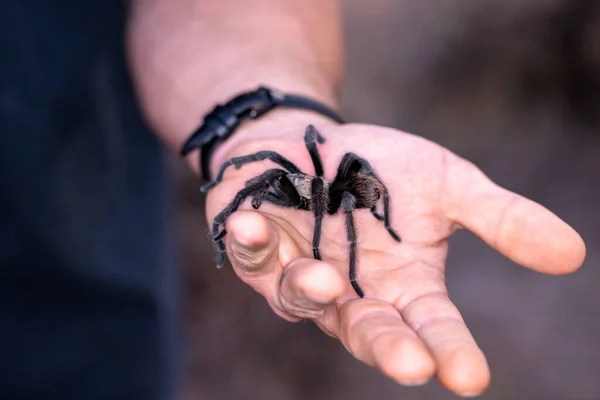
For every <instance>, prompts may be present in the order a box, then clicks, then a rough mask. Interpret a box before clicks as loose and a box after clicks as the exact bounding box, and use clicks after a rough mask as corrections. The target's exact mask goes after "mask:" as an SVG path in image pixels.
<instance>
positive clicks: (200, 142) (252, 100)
mask: <svg viewBox="0 0 600 400" xmlns="http://www.w3.org/2000/svg"><path fill="white" fill-rule="evenodd" d="M276 107H289V108H300V109H304V110H310V111H315V112H317V113H319V114H322V115H325V116H326V117H329V118H331V119H332V120H334V121H336V122H338V123H340V124H343V123H345V121H344V120H343V119H342V117H340V116H339V115H338V114H337V113H336V112H335V111H334V110H332V109H331V108H329V107H327V106H325V105H324V104H321V103H319V102H317V101H314V100H311V99H309V98H307V97H303V96H299V95H293V94H283V93H281V92H278V91H275V90H273V89H269V88H266V87H260V88H258V89H257V90H254V91H251V92H245V93H242V94H240V95H238V96H236V97H234V98H233V99H231V100H229V101H228V102H227V103H225V104H224V105H221V104H219V105H217V106H216V107H215V108H214V109H213V110H212V111H211V112H210V113H208V114H207V115H206V116H205V117H204V122H203V124H202V125H201V126H200V127H199V128H198V129H196V130H195V131H194V132H193V133H192V135H191V136H190V138H189V139H188V140H187V141H186V142H185V143H184V145H183V146H182V148H181V155H182V156H185V155H187V154H188V153H190V152H191V151H193V150H195V149H197V148H201V149H202V151H201V162H202V176H203V177H204V179H206V180H207V181H210V158H211V156H212V153H213V152H214V151H215V149H216V148H217V147H218V146H219V144H221V143H222V142H224V141H225V140H226V139H227V138H228V137H229V136H231V134H232V133H233V132H234V131H235V130H236V129H237V127H238V126H239V125H240V124H241V123H242V122H244V121H247V120H249V119H257V118H260V117H261V116H262V115H264V114H265V113H267V112H268V111H271V110H272V109H274V108H276Z"/></svg>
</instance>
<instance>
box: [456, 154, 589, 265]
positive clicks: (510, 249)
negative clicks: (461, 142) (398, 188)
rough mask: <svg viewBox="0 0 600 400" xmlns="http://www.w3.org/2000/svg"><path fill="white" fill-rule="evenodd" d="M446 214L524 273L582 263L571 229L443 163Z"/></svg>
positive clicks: (461, 166) (580, 245)
mask: <svg viewBox="0 0 600 400" xmlns="http://www.w3.org/2000/svg"><path fill="white" fill-rule="evenodd" d="M446 215H447V216H448V217H449V218H450V219H452V220H453V221H455V222H457V223H459V224H460V225H462V226H464V227H466V228H467V229H469V230H470V231H472V232H474V233H475V234H476V235H477V236H479V237H480V238H482V239H483V240H484V241H485V242H486V243H488V244H489V245H490V246H492V247H493V248H495V249H496V250H498V251H499V252H500V253H502V254H504V255H505V256H506V257H508V258H509V259H511V260H512V261H514V262H516V263H518V264H520V265H523V266H525V267H527V268H531V269H533V270H536V271H539V272H544V273H548V274H565V273H570V272H573V271H575V270H576V269H578V268H579V267H580V266H581V264H583V260H584V258H585V244H584V242H583V239H582V238H581V236H579V234H578V233H577V232H576V231H575V230H574V229H573V228H571V227H570V226H569V225H567V224H566V223H565V222H563V221H562V220H561V219H560V218H558V217H557V216H556V215H555V214H553V213H552V212H550V211H549V210H548V209H546V208H544V207H543V206H541V205H540V204H537V203H535V202H533V201H531V200H529V199H526V198H525V197H523V196H520V195H518V194H516V193H513V192H510V191H509V190H506V189H504V188H501V187H499V186H498V185H496V184H495V183H493V182H492V181H491V180H490V179H489V178H488V177H486V176H485V175H484V174H483V173H482V172H481V171H480V170H478V169H477V168H476V167H474V166H473V165H472V164H470V163H467V162H466V161H464V160H460V161H458V162H456V163H452V165H450V163H449V167H448V198H447V202H446Z"/></svg>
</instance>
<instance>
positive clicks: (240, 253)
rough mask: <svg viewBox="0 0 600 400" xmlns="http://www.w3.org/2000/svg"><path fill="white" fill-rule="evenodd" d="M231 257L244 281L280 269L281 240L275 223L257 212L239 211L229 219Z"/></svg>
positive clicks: (228, 231) (228, 232)
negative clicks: (277, 267)
mask: <svg viewBox="0 0 600 400" xmlns="http://www.w3.org/2000/svg"><path fill="white" fill-rule="evenodd" d="M227 237H229V240H228V246H229V257H230V260H231V264H232V265H233V267H234V269H235V271H236V273H237V274H238V275H239V276H240V278H242V279H243V280H245V281H246V280H247V278H251V277H254V278H256V276H257V275H264V274H267V273H269V272H271V271H273V269H274V268H276V266H277V257H276V256H277V250H278V247H279V240H278V235H277V232H276V231H275V229H274V227H273V225H272V223H271V222H270V221H269V220H268V219H267V218H266V217H265V216H263V215H262V214H260V213H259V212H257V211H242V210H240V211H237V212H236V213H234V214H233V215H231V217H229V219H228V220H227Z"/></svg>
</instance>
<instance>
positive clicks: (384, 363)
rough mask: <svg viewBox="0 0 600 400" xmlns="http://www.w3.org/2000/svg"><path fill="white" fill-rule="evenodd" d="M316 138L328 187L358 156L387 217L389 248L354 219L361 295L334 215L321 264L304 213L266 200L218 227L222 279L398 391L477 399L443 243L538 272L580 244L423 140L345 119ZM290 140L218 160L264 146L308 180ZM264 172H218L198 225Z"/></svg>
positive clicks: (373, 229)
mask: <svg viewBox="0 0 600 400" xmlns="http://www.w3.org/2000/svg"><path fill="white" fill-rule="evenodd" d="M317 128H318V129H320V127H319V126H317ZM320 131H321V133H322V134H323V136H325V137H326V139H327V141H326V143H324V144H321V145H319V151H320V153H321V157H322V160H323V164H324V169H325V176H326V177H327V178H328V179H331V180H333V177H334V175H335V172H336V170H337V167H338V164H339V162H340V160H341V158H342V156H343V155H344V154H345V153H347V152H353V153H356V154H357V155H359V156H360V157H363V158H365V159H366V160H368V161H369V162H370V163H371V165H372V166H373V168H374V170H375V171H376V173H377V174H378V175H379V177H380V178H381V179H382V180H383V181H384V183H385V184H386V186H387V188H388V189H389V192H390V195H391V223H392V227H393V229H394V230H395V231H396V232H397V233H398V234H399V235H400V236H401V238H402V242H401V243H398V242H396V241H394V240H393V239H392V237H391V236H390V235H389V234H388V232H387V231H386V229H385V228H384V225H383V223H382V222H381V221H378V220H377V219H375V218H374V217H373V216H372V215H371V213H370V212H369V210H368V209H361V210H356V211H355V212H354V218H355V222H356V227H357V235H358V266H357V281H358V283H359V284H360V286H361V287H362V288H363V290H364V292H365V298H364V299H359V298H358V297H357V296H356V294H355V293H354V292H353V290H352V288H351V286H350V283H349V281H348V258H349V243H348V239H347V235H346V227H345V219H344V216H343V214H342V213H341V212H340V213H339V214H337V215H334V216H326V217H325V219H324V221H323V233H322V239H321V246H320V248H321V255H322V259H323V261H322V262H321V261H316V260H314V259H313V258H312V255H313V252H312V240H313V232H314V217H313V216H312V215H311V214H310V213H308V212H306V211H301V210H294V209H289V208H282V207H277V206H274V205H271V204H263V205H262V206H261V207H260V209H259V210H258V211H254V210H252V209H251V207H249V205H248V204H245V205H244V206H242V207H241V209H240V211H238V212H236V213H234V214H233V215H232V216H231V217H230V218H229V220H228V221H227V225H226V226H227V231H228V235H227V236H226V237H225V243H226V244H227V249H228V255H229V258H230V260H231V261H232V264H233V266H234V268H235V270H236V273H237V274H238V275H239V276H240V277H241V278H242V279H243V280H244V281H245V282H247V283H248V284H250V285H251V286H252V287H253V288H254V289H255V290H257V291H258V292H259V293H261V294H262V295H263V296H264V297H265V298H266V299H267V301H268V302H269V304H270V305H271V307H272V308H273V310H274V311H275V312H276V313H277V314H279V315H280V316H282V317H284V318H286V319H288V320H291V321H294V320H299V319H304V318H309V319H311V320H313V321H314V322H315V323H316V324H317V325H318V326H319V327H320V328H321V329H322V330H323V331H324V332H326V333H327V334H329V335H331V336H333V337H336V338H338V339H340V341H341V342H342V343H343V344H344V346H345V347H346V348H347V349H348V350H349V351H350V352H351V353H352V354H353V355H354V356H355V357H357V358H358V359H360V360H362V361H364V362H366V363H367V364H369V365H372V366H374V367H377V368H379V369H380V370H381V371H382V372H383V373H385V374H387V375H388V376H390V377H391V378H393V379H396V380H397V381H399V382H401V383H404V384H418V383H422V382H425V381H427V380H428V379H429V378H430V377H431V376H432V375H433V374H437V376H438V378H439V379H440V380H441V382H442V383H443V384H445V385H446V386H447V387H448V388H449V389H451V390H453V391H454V392H456V393H458V394H463V395H470V394H477V393H480V392H481V391H482V390H483V389H485V387H486V386H487V384H488V382H489V370H488V367H487V363H486V360H485V357H484V356H483V354H482V353H481V351H480V349H479V347H478V346H477V344H476V343H475V341H474V339H473V337H472V336H471V334H470V332H469V330H468V329H467V327H466V326H465V324H464V321H463V319H462V318H461V316H460V313H459V312H458V310H457V309H456V307H455V306H454V305H453V304H452V302H451V301H450V300H449V298H448V295H447V291H446V287H445V282H444V268H445V262H446V257H447V250H448V244H447V238H448V237H449V236H450V235H451V234H452V233H453V232H454V231H455V230H456V229H459V228H462V227H464V228H467V229H469V230H471V231H473V232H474V233H475V234H477V235H478V236H480V237H481V238H482V239H483V240H484V241H485V242H487V243H488V244H489V245H490V246H492V247H494V248H495V249H496V250H498V251H500V252H501V253H502V254H504V255H505V256H507V257H508V258H510V259H511V260H513V261H515V262H516V263H519V264H521V265H523V266H525V267H528V268H531V269H534V270H537V271H540V272H543V273H549V274H562V273H568V272H572V271H574V270H575V269H577V268H578V267H579V266H580V265H581V264H582V262H583V258H584V256H585V247H584V244H583V241H582V239H581V238H580V237H579V235H578V234H577V233H576V232H575V231H574V230H573V229H572V228H570V227H569V226H568V225H566V224H565V223H564V222H562V221H561V220H560V219H559V218H558V217H556V216H555V215H554V214H552V213H551V212H550V211H548V210H547V209H545V208H543V207H542V206H540V205H539V204H536V203H534V202H532V201H530V200H528V199H525V198H524V197H522V196H519V195H517V194H515V193H512V192H509V191H507V190H505V189H503V188H500V187H499V186H497V185H495V184H494V183H493V182H491V181H490V180H489V179H488V178H487V177H486V176H485V175H484V174H483V173H482V172H481V171H479V170H478V169H477V168H476V167H475V166H474V165H472V164H471V163H469V162H467V161H466V160H464V159H461V158H460V157H458V156H456V155H455V154H453V153H451V152H450V151H448V150H447V149H445V148H443V147H441V146H439V145H436V144H434V143H432V142H430V141H427V140H425V139H423V138H420V137H417V136H414V135H410V134H407V133H404V132H400V131H397V130H393V129H389V128H382V127H378V126H371V125H358V124H349V125H343V126H335V125H327V126H326V127H325V128H323V129H320ZM302 139H303V129H299V130H298V135H297V138H293V139H290V138H289V137H288V136H286V137H281V138H276V139H263V140H255V141H252V142H249V143H246V144H245V145H243V146H238V147H236V148H235V152H234V153H233V154H230V156H240V155H245V154H250V153H254V152H256V151H260V150H273V151H276V152H278V153H280V154H282V155H283V156H285V157H286V158H288V159H289V160H291V161H292V162H294V163H295V164H296V165H297V166H298V167H300V168H301V169H302V170H303V171H304V172H306V173H309V174H311V175H312V174H314V169H313V166H312V163H311V160H310V157H309V155H308V152H307V151H306V149H305V148H304V143H303V140H302ZM272 167H278V166H276V165H274V164H273V163H271V162H270V161H263V162H257V163H253V164H248V165H245V166H244V167H242V168H241V169H239V170H235V169H233V168H231V169H230V170H228V171H227V173H226V174H225V179H224V180H223V181H222V182H221V183H220V184H219V185H217V186H216V187H214V188H213V189H212V190H211V191H210V192H209V197H208V201H207V216H208V218H209V221H212V220H213V218H214V217H215V215H217V214H218V213H219V212H220V211H221V210H222V209H223V208H224V207H225V206H226V205H227V203H229V202H230V201H231V199H232V198H233V197H234V196H235V194H236V193H237V192H238V191H239V190H240V189H241V188H243V187H244V184H245V182H246V181H247V180H248V179H250V178H252V177H255V176H257V175H259V174H260V173H261V172H263V171H264V170H266V169H267V168H272ZM248 209H250V210H252V211H249V210H248Z"/></svg>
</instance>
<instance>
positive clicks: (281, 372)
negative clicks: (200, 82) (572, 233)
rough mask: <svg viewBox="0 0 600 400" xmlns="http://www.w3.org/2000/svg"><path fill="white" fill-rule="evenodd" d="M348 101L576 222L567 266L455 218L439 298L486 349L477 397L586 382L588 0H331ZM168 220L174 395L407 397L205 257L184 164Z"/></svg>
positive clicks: (436, 394) (592, 29)
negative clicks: (180, 369)
mask: <svg viewBox="0 0 600 400" xmlns="http://www.w3.org/2000/svg"><path fill="white" fill-rule="evenodd" d="M344 4H345V14H346V21H347V26H346V30H347V34H348V36H347V74H346V83H345V87H344V92H343V104H344V110H345V114H346V115H347V116H348V118H349V119H351V120H354V121H360V122H373V123H377V124H382V125H389V126H393V127H396V128H399V129H402V130H406V131H409V132H413V133H416V134H420V135H423V136H425V137H427V138H431V139H433V140H435V141H437V142H439V143H441V144H443V145H445V146H447V147H449V148H451V149H452V150H453V151H455V152H457V153H458V154H460V155H461V156H463V157H465V158H467V159H470V160H471V161H473V162H475V163H476V164H478V165H479V166H480V167H481V168H482V169H483V170H484V171H485V172H486V173H487V174H488V175H489V176H490V177H491V178H492V179H494V180H495V181H497V182H498V183H499V184H501V185H503V186H505V187H507V188H509V189H511V190H514V191H516V192H518V193H521V194H523V195H525V196H527V197H530V198H532V199H534V200H536V201H538V202H541V203H542V204H544V205H545V206H546V207H548V208H549V209H551V210H552V211H554V212H555V213H557V214H558V215H559V216H560V217H562V218H563V219H565V220H566V221H567V222H568V223H570V224H571V225H572V226H574V227H575V228H576V229H577V230H578V231H579V232H580V233H581V234H582V236H583V238H584V239H585V240H586V244H587V249H588V256H587V260H586V263H585V265H584V266H583V268H582V269H581V270H580V271H578V272H577V273H575V274H573V275H571V276H567V277H549V276H542V275H538V274H535V273H533V272H530V271H527V270H525V269H523V268H520V267H518V266H516V265H514V264H512V263H511V262H509V261H508V260H506V259H504V258H503V257H501V256H499V255H498V254H496V253H495V252H494V251H492V250H490V249H489V248H487V247H486V246H485V245H484V244H483V243H482V242H481V241H479V240H478V239H476V238H475V237H473V236H472V235H470V234H468V233H465V232H461V233H459V234H457V235H455V236H454V237H453V238H452V239H451V250H450V258H449V261H448V268H447V271H448V272H447V279H448V284H449V290H450V294H451V297H452V299H453V300H454V301H455V302H456V303H457V305H458V306H459V307H460V309H461V310H462V313H463V315H464V317H465V319H466V321H467V323H468V325H469V327H470V328H471V329H472V331H473V333H474V335H475V338H476V339H477V340H478V342H479V344H480V345H481V347H482V348H483V350H484V351H485V353H486V354H487V356H488V357H489V363H490V367H491V370H492V383H491V386H490V388H489V390H488V391H487V392H486V393H485V394H484V395H483V396H482V397H481V398H482V399H487V400H491V399H502V400H504V399H509V400H521V399H523V400H525V399H533V398H538V399H545V400H554V399H556V400H588V399H590V400H591V399H600V372H599V371H600V367H599V364H600V318H599V317H598V316H599V315H600V301H599V300H598V294H597V293H598V290H597V286H598V282H600V265H599V263H600V118H599V115H600V113H599V111H600V109H599V108H598V107H599V105H600V104H599V102H598V99H599V97H598V93H599V91H598V87H599V86H598V85H599V83H600V4H599V3H598V2H595V1H593V0H592V1H585V0H582V1H578V0H574V1H569V0H563V1H559V0H493V1H492V0H490V1H486V2H474V1H446V0H428V1H426V2H425V1H419V0H410V1H409V0H404V1H394V0H372V1H369V2H366V1H360V0H346V1H345V3H344ZM178 178H179V179H178V182H179V185H180V188H181V215H180V216H181V218H180V222H181V228H182V238H183V246H184V249H183V250H184V268H185V274H186V289H187V291H188V294H187V298H186V313H185V318H186V320H185V323H186V329H187V334H188V337H189V340H190V342H189V347H188V350H187V352H186V357H187V364H186V368H188V371H187V374H186V381H185V386H184V391H183V395H182V398H183V399H186V400H187V399H190V400H192V399H246V400H271V399H274V400H280V399H281V400H288V399H289V400H296V399H298V400H299V399H313V400H319V399H323V400H326V399H344V400H364V399H405V400H417V399H419V400H430V399H433V400H445V399H453V398H455V396H454V395H452V394H450V393H449V392H447V391H446V390H445V389H442V388H441V387H440V386H439V384H437V383H436V382H435V381H432V382H431V383H429V384H427V385H426V386H424V387H418V388H404V387H401V386H399V385H397V384H395V383H393V382H391V381H389V380H388V379H386V378H384V377H383V376H381V375H380V374H379V373H378V372H376V371H374V370H372V369H371V368H368V367H366V366H364V365H362V364H361V363H359V362H357V361H354V360H353V359H352V357H351V356H350V355H348V354H347V353H346V351H345V350H344V349H343V348H342V347H341V346H340V345H339V344H338V343H337V342H335V341H334V340H332V339H330V338H328V337H326V336H325V335H324V334H322V333H321V332H320V331H319V330H318V329H317V328H315V327H314V326H313V325H312V324H310V323H304V324H290V323H287V322H285V321H283V320H281V319H279V318H278V317H276V316H275V315H274V314H273V313H272V312H271V310H270V309H269V308H268V306H267V305H266V303H265V302H264V301H263V300H262V298H261V297H259V296H258V295H257V294H255V293H254V292H253V291H252V290H251V289H249V288H248V287H246V286H245V285H244V284H242V283H241V282H240V281H239V280H238V279H237V277H236V276H235V275H234V274H233V272H232V271H231V270H230V269H227V268H226V269H225V270H222V271H216V270H215V268H214V253H213V251H212V248H211V247H210V245H209V243H208V240H207V228H206V225H205V219H204V214H203V202H202V196H201V195H200V193H198V191H197V187H198V183H197V182H196V181H195V180H194V178H192V177H191V175H190V174H189V173H187V171H186V170H185V169H184V168H180V169H179V171H178Z"/></svg>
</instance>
